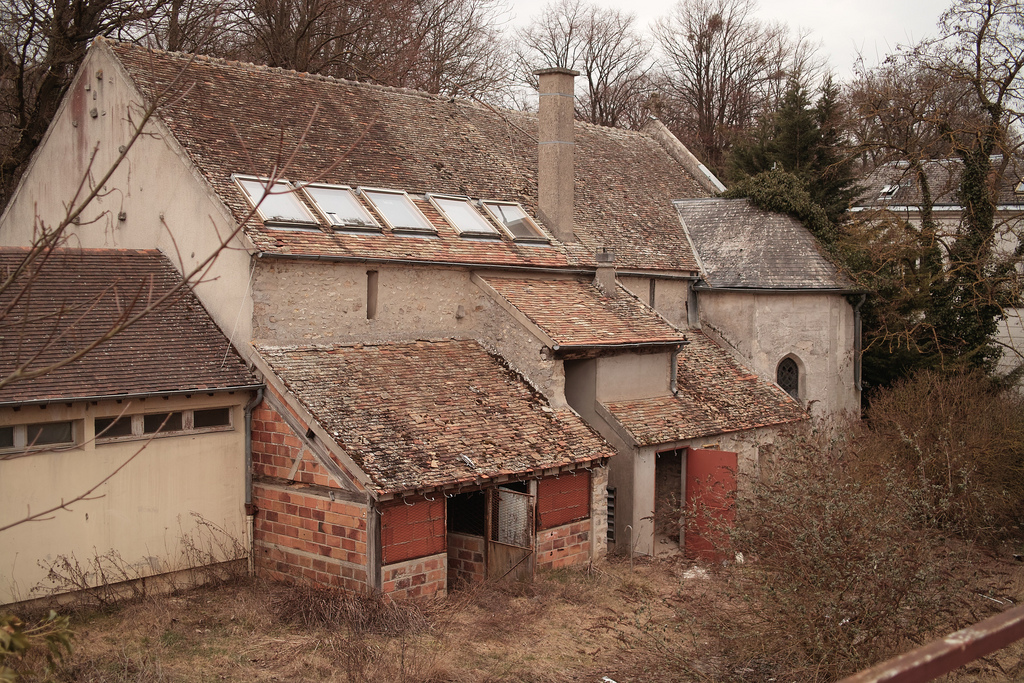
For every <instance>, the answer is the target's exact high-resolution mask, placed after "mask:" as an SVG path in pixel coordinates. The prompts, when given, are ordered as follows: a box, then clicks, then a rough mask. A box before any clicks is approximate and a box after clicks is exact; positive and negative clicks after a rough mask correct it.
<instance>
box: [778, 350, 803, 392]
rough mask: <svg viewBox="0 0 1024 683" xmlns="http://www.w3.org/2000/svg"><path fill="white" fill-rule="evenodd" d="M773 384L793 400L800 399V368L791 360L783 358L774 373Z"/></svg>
mask: <svg viewBox="0 0 1024 683" xmlns="http://www.w3.org/2000/svg"><path fill="white" fill-rule="evenodd" d="M775 382H776V383H777V384H778V385H779V386H780V387H782V390H783V391H785V392H786V393H787V394H789V395H790V396H792V397H793V398H800V395H799V394H800V368H798V367H797V365H796V361H795V360H793V359H792V358H783V359H782V362H781V363H779V367H778V369H777V370H776V371H775Z"/></svg>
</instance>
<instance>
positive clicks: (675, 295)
mask: <svg viewBox="0 0 1024 683" xmlns="http://www.w3.org/2000/svg"><path fill="white" fill-rule="evenodd" d="M651 280H654V281H655V282H654V310H656V311H657V312H658V313H660V314H661V315H662V316H664V318H665V319H666V320H668V321H669V322H670V323H672V324H673V325H675V326H676V327H678V328H679V329H681V330H685V329H686V328H687V327H689V325H688V324H687V317H686V316H687V308H686V306H687V301H688V296H689V293H690V282H689V281H688V280H666V279H663V278H650V277H637V276H629V275H620V276H619V283H620V284H621V285H622V286H623V287H625V288H626V289H628V290H629V291H630V292H632V293H633V294H634V295H635V296H636V297H637V298H638V299H640V301H643V302H644V303H645V304H647V305H650V303H651Z"/></svg>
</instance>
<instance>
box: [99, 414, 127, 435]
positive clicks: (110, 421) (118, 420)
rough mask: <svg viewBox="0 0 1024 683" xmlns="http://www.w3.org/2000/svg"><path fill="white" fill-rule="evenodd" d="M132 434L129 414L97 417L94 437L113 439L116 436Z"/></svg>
mask: <svg viewBox="0 0 1024 683" xmlns="http://www.w3.org/2000/svg"><path fill="white" fill-rule="evenodd" d="M131 435H132V418H131V416H122V417H97V418H96V438H97V439H113V438H115V437H118V436H131Z"/></svg>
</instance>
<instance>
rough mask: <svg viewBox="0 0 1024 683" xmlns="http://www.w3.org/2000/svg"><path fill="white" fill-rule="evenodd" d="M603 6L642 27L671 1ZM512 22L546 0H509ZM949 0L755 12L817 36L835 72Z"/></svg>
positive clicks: (770, 6) (856, 2) (878, 51)
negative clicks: (621, 12) (626, 14)
mask: <svg viewBox="0 0 1024 683" xmlns="http://www.w3.org/2000/svg"><path fill="white" fill-rule="evenodd" d="M595 1H596V2H597V3H598V4H599V5H602V6H605V7H618V8H620V9H628V10H630V11H632V12H635V13H636V14H637V18H638V19H639V23H640V25H641V26H643V27H646V26H647V25H648V24H649V23H650V22H652V21H653V20H655V19H657V18H658V17H660V16H663V15H666V14H668V12H669V9H670V8H671V7H672V6H673V3H672V2H666V1H665V0H662V1H660V2H658V1H652V0H595ZM511 4H512V13H513V14H514V15H515V16H514V18H513V21H512V23H513V25H519V24H521V23H525V22H526V21H527V20H529V18H530V17H531V16H533V15H536V14H538V13H539V11H540V9H541V8H542V7H544V5H545V4H547V3H546V1H545V0H526V1H519V0H513V2H512V3H511ZM950 4H952V0H760V2H759V10H758V12H757V14H756V16H758V17H759V18H761V19H764V20H769V21H771V20H775V21H780V22H783V23H785V24H788V25H789V27H790V29H791V30H792V31H793V32H794V33H795V32H796V30H797V29H798V28H801V29H807V30H809V31H810V32H811V38H812V40H817V39H820V40H821V41H822V42H823V43H824V45H823V48H822V52H823V53H824V54H825V55H826V57H827V58H828V60H829V62H830V63H831V65H832V68H833V69H834V70H835V72H836V74H837V75H838V76H839V77H840V78H842V79H846V78H848V77H849V76H850V74H851V70H852V67H853V63H854V60H855V59H856V56H857V53H858V51H860V52H861V53H862V54H863V55H864V61H865V63H866V64H867V65H868V66H874V65H875V64H876V63H877V62H878V61H879V60H881V59H882V58H883V57H884V56H885V55H886V54H887V53H888V52H890V51H891V50H892V49H894V48H895V47H896V46H897V45H898V44H908V43H913V42H916V41H919V40H921V39H922V38H926V37H929V36H934V35H935V34H936V24H937V23H938V20H939V16H940V15H941V14H942V12H943V11H945V10H946V8H947V7H949V6H950Z"/></svg>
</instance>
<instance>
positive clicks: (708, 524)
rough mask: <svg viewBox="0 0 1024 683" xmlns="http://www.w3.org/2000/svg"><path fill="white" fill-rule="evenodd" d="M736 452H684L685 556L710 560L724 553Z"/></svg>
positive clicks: (733, 517)
mask: <svg viewBox="0 0 1024 683" xmlns="http://www.w3.org/2000/svg"><path fill="white" fill-rule="evenodd" d="M736 464H737V459H736V454H735V453H730V452H729V451H712V450H700V449H695V448H691V449H689V450H688V451H687V454H686V477H685V489H686V490H685V493H684V496H683V500H684V501H685V509H686V521H687V523H686V527H685V531H684V539H685V541H684V544H685V549H686V556H687V557H692V558H697V559H701V560H707V561H714V560H720V559H723V558H724V557H726V555H727V553H726V552H725V551H726V550H727V548H728V546H729V543H728V541H729V537H728V533H727V532H726V529H727V528H728V527H730V526H732V523H733V522H734V521H735V520H736V507H735V497H736Z"/></svg>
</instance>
